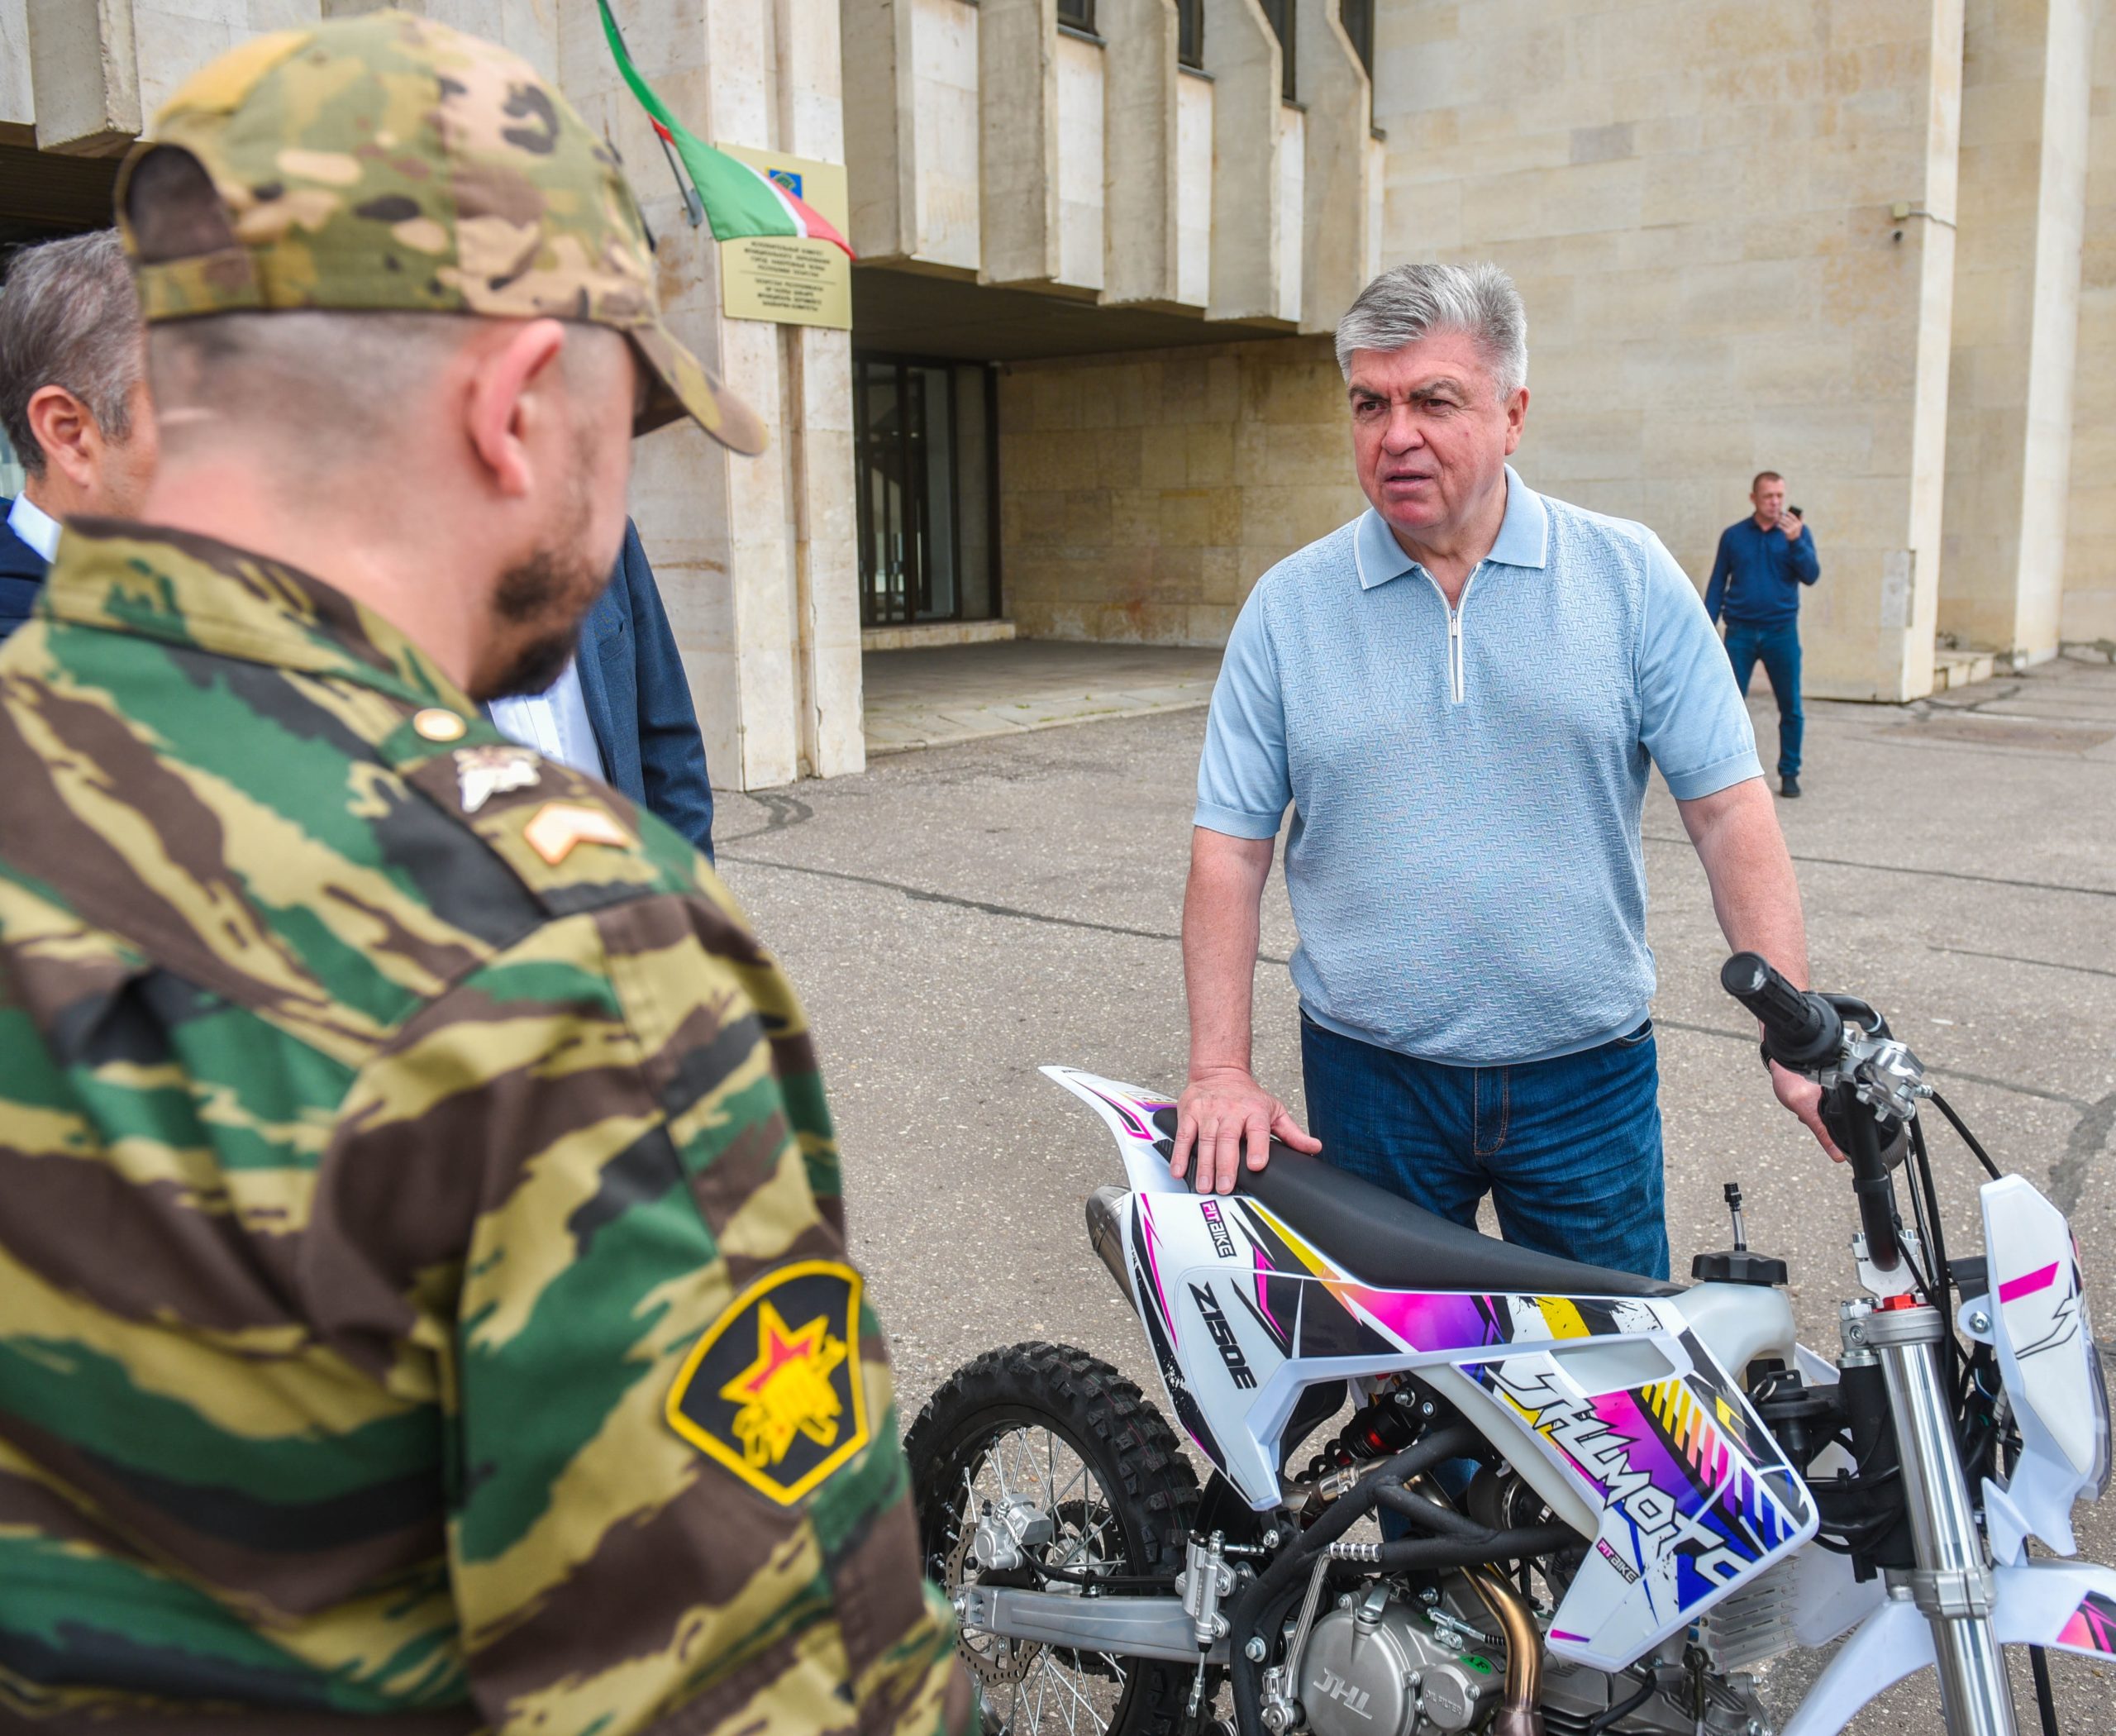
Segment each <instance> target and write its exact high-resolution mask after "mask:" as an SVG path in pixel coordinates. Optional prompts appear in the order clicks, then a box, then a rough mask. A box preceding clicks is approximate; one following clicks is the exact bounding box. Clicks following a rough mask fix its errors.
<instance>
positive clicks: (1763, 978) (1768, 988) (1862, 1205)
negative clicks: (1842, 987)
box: [1719, 952, 1902, 1271]
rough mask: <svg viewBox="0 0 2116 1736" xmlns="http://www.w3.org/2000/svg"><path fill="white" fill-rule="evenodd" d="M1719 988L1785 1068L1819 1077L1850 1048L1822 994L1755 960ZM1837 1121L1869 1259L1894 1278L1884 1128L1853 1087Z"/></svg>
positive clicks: (1723, 976)
mask: <svg viewBox="0 0 2116 1736" xmlns="http://www.w3.org/2000/svg"><path fill="white" fill-rule="evenodd" d="M1719 986H1720V987H1721V988H1723V989H1724V990H1726V991H1727V992H1728V994H1731V995H1732V996H1733V997H1734V999H1736V1000H1737V1001H1739V1002H1740V1003H1741V1004H1742V1005H1743V1006H1745V1007H1747V1009H1749V1011H1750V1012H1751V1013H1755V1014H1756V1018H1758V1019H1760V1020H1761V1022H1762V1024H1763V1032H1764V1037H1763V1047H1764V1052H1765V1053H1766V1055H1768V1056H1770V1058H1771V1059H1772V1060H1774V1061H1776V1062H1777V1063H1778V1064H1779V1065H1780V1066H1784V1067H1790V1068H1791V1069H1792V1070H1793V1071H1795V1072H1803V1073H1812V1072H1813V1071H1817V1070H1818V1068H1819V1067H1820V1066H1821V1064H1822V1063H1823V1062H1824V1061H1828V1060H1829V1059H1830V1058H1831V1057H1832V1056H1834V1055H1836V1054H1837V1052H1838V1050H1839V1048H1840V1047H1841V1046H1842V1043H1843V1041H1844V1020H1843V1018H1842V1016H1841V1015H1840V1014H1839V1013H1838V1012H1837V1009H1836V1008H1835V1007H1833V1006H1832V1005H1831V1004H1829V1002H1828V1000H1826V999H1823V997H1822V996H1821V995H1819V994H1809V993H1807V992H1806V991H1804V990H1799V989H1796V988H1794V986H1793V985H1792V984H1791V983H1790V982H1788V981H1787V980H1785V977H1783V976H1782V975H1780V974H1779V973H1778V972H1777V971H1775V970H1773V969H1772V968H1771V965H1770V960H1768V959H1766V958H1764V957H1762V956H1761V955H1759V954H1757V953H1754V952H1737V953H1736V954H1735V955H1734V956H1732V958H1730V959H1728V961H1727V962H1726V963H1725V965H1723V966H1722V967H1721V968H1720V971H1719ZM1835 1090H1836V1094H1837V1101H1836V1104H1835V1105H1834V1107H1835V1108H1836V1109H1837V1115H1836V1117H1835V1118H1833V1120H1832V1123H1831V1126H1832V1130H1835V1129H1837V1128H1842V1130H1843V1131H1842V1133H1838V1135H1837V1137H1839V1138H1840V1139H1847V1140H1848V1143H1847V1144H1845V1145H1844V1147H1843V1150H1844V1154H1845V1156H1846V1157H1847V1158H1849V1159H1850V1160H1851V1186H1852V1190H1853V1191H1854V1192H1855V1193H1856V1195H1858V1199H1859V1227H1860V1228H1861V1229H1862V1230H1863V1231H1864V1232H1865V1233H1866V1254H1867V1257H1868V1258H1869V1259H1870V1260H1871V1261H1872V1262H1873V1264H1874V1266H1875V1268H1876V1269H1877V1270H1879V1271H1894V1269H1895V1266H1896V1265H1897V1263H1898V1261H1899V1260H1900V1259H1901V1258H1902V1253H1901V1249H1900V1247H1899V1241H1898V1238H1897V1235H1896V1210H1895V1187H1894V1183H1893V1182H1892V1181H1890V1179H1889V1173H1888V1161H1887V1158H1886V1157H1885V1155H1884V1154H1883V1152H1882V1151H1881V1145H1880V1125H1879V1123H1877V1122H1876V1121H1875V1118H1874V1117H1873V1115H1872V1114H1871V1112H1870V1111H1868V1110H1867V1109H1865V1107H1864V1106H1863V1105H1862V1104H1861V1103H1860V1101H1859V1096H1858V1090H1857V1087H1856V1085H1853V1084H1851V1082H1849V1081H1843V1082H1840V1083H1839V1084H1838V1085H1837V1086H1836V1087H1835Z"/></svg>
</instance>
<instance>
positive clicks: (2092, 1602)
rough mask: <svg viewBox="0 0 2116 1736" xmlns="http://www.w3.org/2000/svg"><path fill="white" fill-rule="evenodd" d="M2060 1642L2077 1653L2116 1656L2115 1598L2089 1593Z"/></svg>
mask: <svg viewBox="0 0 2116 1736" xmlns="http://www.w3.org/2000/svg"><path fill="white" fill-rule="evenodd" d="M2057 1643H2058V1644H2059V1645H2061V1646H2064V1647H2067V1648H2070V1649H2071V1650H2072V1651H2075V1652H2099V1653H2104V1654H2105V1655H2106V1656H2108V1657H2116V1598H2112V1597H2109V1596H2107V1595H2104V1593H2102V1592H2099V1591H2090V1592H2088V1593H2087V1595H2085V1597H2084V1598H2083V1599H2081V1600H2080V1606H2079V1608H2078V1609H2076V1610H2073V1611H2072V1618H2071V1620H2070V1621H2068V1622H2066V1624H2065V1629H2064V1631H2063V1632H2062V1633H2060V1634H2059V1635H2058V1636H2057Z"/></svg>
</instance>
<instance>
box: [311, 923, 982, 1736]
mask: <svg viewBox="0 0 2116 1736" xmlns="http://www.w3.org/2000/svg"><path fill="white" fill-rule="evenodd" d="M349 1119H350V1122H351V1123H353V1124H354V1125H355V1126H357V1127H358V1128H359V1129H360V1132H359V1134H358V1136H357V1137H358V1141H359V1142H363V1143H365V1142H375V1143H376V1148H377V1149H378V1150H382V1151H388V1150H393V1151H394V1152H396V1153H397V1154H398V1173H399V1174H402V1173H403V1170H402V1167H401V1166H402V1163H403V1160H404V1154H405V1153H406V1152H407V1151H408V1152H410V1153H411V1154H412V1157H419V1153H420V1152H421V1150H422V1148H430V1162H429V1161H427V1160H426V1159H423V1158H422V1159H421V1160H420V1161H417V1162H415V1163H414V1165H413V1168H414V1169H415V1170H416V1171H418V1172H419V1173H422V1174H425V1175H427V1176H437V1175H446V1174H447V1173H449V1172H450V1171H451V1170H453V1171H455V1173H459V1174H460V1173H465V1172H469V1173H472V1174H474V1175H475V1176H476V1177H477V1182H476V1186H475V1189H474V1196H472V1197H469V1198H468V1199H467V1200H466V1202H465V1204H463V1205H462V1206H461V1207H460V1209H454V1210H451V1209H438V1210H437V1209H436V1203H435V1200H434V1199H433V1196H432V1195H431V1192H428V1193H427V1196H426V1198H425V1199H423V1200H422V1202H421V1204H420V1209H419V1212H418V1219H417V1223H418V1224H420V1225H423V1226H425V1228H416V1227H415V1228H413V1229H412V1230H410V1231H407V1232H405V1233H406V1234H409V1235H412V1236H423V1237H424V1238H427V1240H426V1247H427V1252H428V1255H429V1258H427V1260H426V1261H413V1262H409V1264H411V1265H412V1267H413V1269H414V1271H415V1274H416V1278H415V1284H416V1286H422V1287H423V1288H424V1290H425V1291H426V1294H427V1296H428V1297H431V1295H432V1293H433V1292H432V1286H434V1285H436V1284H437V1283H440V1282H441V1279H438V1278H436V1276H435V1274H436V1272H439V1273H446V1272H449V1271H459V1272H460V1279H459V1280H457V1281H456V1283H457V1285H458V1291H457V1295H456V1299H455V1304H454V1306H453V1309H449V1308H447V1307H446V1306H440V1305H433V1304H429V1305H431V1306H432V1314H431V1318H432V1319H433V1320H434V1331H435V1333H436V1336H437V1337H438V1338H440V1339H441V1341H442V1342H441V1343H440V1344H439V1345H437V1346H436V1348H438V1349H439V1350H440V1351H441V1362H442V1364H443V1366H446V1367H448V1368H450V1370H451V1371H452V1385H453V1391H452V1392H450V1393H448V1394H446V1395H445V1400H444V1404H445V1410H446V1418H447V1421H446V1429H447V1433H448V1437H449V1438H447V1439H446V1442H445V1443H444V1447H445V1450H446V1454H447V1457H448V1459H449V1461H450V1462H451V1463H452V1464H453V1465H454V1466H455V1467H456V1471H455V1476H456V1486H455V1490H454V1491H453V1493H452V1495H451V1498H450V1522H449V1525H448V1533H447V1534H448V1543H449V1552H450V1574H449V1584H450V1586H451V1587H452V1589H453V1593H454V1595H455V1601H456V1605H457V1610H458V1614H459V1618H460V1624H461V1629H462V1641H463V1643H462V1651H463V1657H464V1660H465V1668H466V1670H467V1672H468V1676H469V1687H470V1691H471V1693H472V1695H473V1697H474V1700H475V1701H476V1703H477V1707H478V1710H479V1714H480V1715H481V1716H482V1717H483V1718H484V1719H485V1720H486V1721H487V1724H488V1727H489V1729H491V1731H492V1732H493V1736H530V1733H531V1732H534V1733H537V1736H547V1733H559V1732H585V1731H589V1730H593V1731H597V1732H599V1733H602V1736H633V1733H641V1732H654V1731H663V1730H667V1731H670V1732H673V1731H674V1730H677V1729H681V1730H684V1731H686V1732H689V1731H715V1730H728V1729H760V1730H765V1729H769V1730H778V1729H802V1730H804V1731H808V1730H813V1731H818V1732H842V1733H846V1736H852V1733H854V1732H855V1731H856V1732H857V1733H859V1736H953V1733H957V1732H961V1731H964V1730H965V1729H966V1727H967V1724H968V1722H969V1719H970V1709H971V1700H970V1691H969V1687H968V1684H967V1681H966V1680H965V1678H964V1677H963V1676H962V1675H961V1673H960V1669H959V1667H958V1666H957V1664H956V1662H955V1658H954V1653H953V1646H952V1633H951V1624H950V1620H949V1618H948V1616H947V1613H946V1608H945V1606H944V1605H942V1604H941V1601H940V1600H939V1598H938V1595H937V1594H936V1593H935V1592H934V1591H932V1589H931V1588H930V1587H929V1586H926V1585H925V1584H924V1583H923V1581H922V1570H921V1553H920V1550H919V1546H918V1541H917V1528H916V1524H915V1521H914V1519H913V1514H912V1508H911V1503H910V1499H909V1492H908V1474H907V1471H906V1467H905V1463H904V1460H903V1452H902V1449H901V1448H900V1447H899V1446H898V1434H897V1424H896V1419H895V1416H894V1394H893V1385H892V1376H891V1373H890V1368H889V1359H888V1352H887V1347H886V1346H885V1344H884V1340H883V1338H882V1334H881V1331H880V1328H879V1325H878V1324H877V1323H876V1321H875V1318H874V1315H873V1314H872V1312H871V1310H870V1309H868V1307H867V1306H866V1304H865V1300H863V1298H862V1294H861V1287H860V1282H859V1279H858V1275H857V1274H856V1272H855V1271H853V1269H852V1268H851V1266H848V1265H847V1264H846V1258H845V1247H844V1242H843V1238H842V1234H841V1215H840V1213H839V1211H838V1210H837V1201H836V1193H837V1181H836V1176H837V1166H836V1147H835V1142H834V1141H833V1139H832V1133H831V1127H830V1122H829V1118H828V1114H827V1111H826V1110H825V1109H824V1106H823V1099H822V1085H821V1082H820V1080H819V1079H818V1077H817V1073H816V1069H815V1065H814V1061H813V1054H812V1052H811V1050H810V1047H809V1043H808V1034H807V1030H806V1028H805V1025H804V1024H803V1021H802V1018H801V1013H800V1009H799V1008H798V1005H797V1004H795V1002H794V1000H793V995H792V994H791V992H790V990H789V989H788V988H787V987H786V985H785V984H784V980H783V979H782V978H781V977H780V976H779V972H778V971H777V970H776V968H775V966H774V965H773V964H772V961H770V958H769V957H768V956H766V955H765V954H764V953H763V952H762V951H760V949H759V948H758V947H757V946H756V944H755V942H754V940H752V939H751V937H750V936H749V935H748V934H747V932H746V931H745V930H744V929H743V928H741V926H740V924H739V923H736V921H735V920H734V919H733V918H732V917H731V916H729V915H728V914H727V913H725V912H724V911H723V910H722V909H720V908H719V907H718V906H717V904H713V903H712V902H710V901H708V899H703V898H697V897H687V896H679V895H674V894H659V895H650V896H646V897H642V898H639V899H632V900H630V901H627V902H624V903H621V904H614V905H609V906H606V907H605V908H603V909H599V910H598V911H595V912H593V913H584V914H581V915H577V916H573V917H570V918H565V919H564V920H562V921H560V922H557V923H552V924H550V925H549V926H547V927H546V928H542V929H541V930H539V931H537V932H536V933H535V934H534V935H532V936H531V937H530V938H529V939H528V940H527V941H525V942H522V943H521V944H520V945H518V946H517V947H515V948H514V949H513V950H512V951H511V952H508V953H503V954H501V955H500V956H498V958H497V959H496V960H495V961H493V962H492V963H490V964H489V965H488V966H484V967H483V968H482V969H480V970H479V971H477V972H476V973H475V974H474V975H472V976H471V977H469V978H467V979H466V980H465V981H464V982H463V983H462V984H460V985H459V986H458V987H457V988H456V989H455V990H453V991H452V992H451V993H450V994H448V995H446V996H445V997H443V998H442V999H441V1000H439V1001H437V1002H436V1003H435V1004H433V1005H432V1006H431V1007H429V1008H428V1009H427V1010H426V1012H425V1013H422V1015H421V1016H420V1018H418V1019H417V1020H416V1021H414V1022H413V1023H412V1025H410V1026H407V1028H406V1031H405V1033H404V1034H403V1037H401V1038H400V1039H399V1040H398V1042H397V1043H396V1044H395V1045H394V1046H393V1050H392V1052H391V1053H390V1054H389V1056H388V1057H387V1058H386V1060H385V1061H382V1062H379V1063H378V1064H377V1065H376V1066H375V1067H374V1068H373V1069H371V1070H370V1071H369V1075H367V1076H366V1077H365V1078H364V1080H363V1081H362V1082H361V1084H360V1086H358V1087H356V1090H355V1101H354V1102H353V1103H352V1104H350V1105H349ZM359 1155H360V1154H359V1153H358V1152H350V1153H341V1154H340V1156H341V1165H340V1170H339V1173H341V1175H346V1176H357V1175H358V1174H359V1173H360V1170H359V1166H358V1163H357V1161H356V1160H357V1159H358V1157H359ZM346 1157H351V1158H352V1159H354V1160H355V1161H354V1162H351V1163H346V1162H345V1161H342V1160H343V1159H345V1158H346ZM472 1160H474V1161H472ZM465 1192H466V1194H468V1193H469V1190H465ZM379 1209H386V1208H379ZM399 1210H400V1211H403V1210H406V1209H405V1208H399ZM444 1237H446V1238H448V1239H446V1240H445V1239H443V1238H444ZM415 1293H416V1292H415ZM450 1314H452V1322H451V1320H450Z"/></svg>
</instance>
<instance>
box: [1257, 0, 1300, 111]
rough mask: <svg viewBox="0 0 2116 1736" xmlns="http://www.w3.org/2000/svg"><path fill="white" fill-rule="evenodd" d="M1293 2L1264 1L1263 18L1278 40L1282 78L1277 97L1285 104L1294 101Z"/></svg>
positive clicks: (1292, 0)
mask: <svg viewBox="0 0 2116 1736" xmlns="http://www.w3.org/2000/svg"><path fill="white" fill-rule="evenodd" d="M1264 16H1265V18H1267V19H1269V20H1270V26H1271V29H1272V31H1274V32H1275V34H1276V35H1277V36H1278V39H1279V64H1280V68H1281V69H1283V74H1284V75H1283V76H1282V77H1281V78H1280V81H1279V95H1280V97H1281V98H1284V100H1285V101H1286V102H1289V103H1290V102H1292V101H1293V100H1294V76H1293V73H1294V67H1293V36H1294V0H1264Z"/></svg>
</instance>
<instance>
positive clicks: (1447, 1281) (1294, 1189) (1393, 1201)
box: [1154, 1109, 1682, 1296]
mask: <svg viewBox="0 0 2116 1736" xmlns="http://www.w3.org/2000/svg"><path fill="white" fill-rule="evenodd" d="M1162 1116H1165V1117H1166V1118H1167V1124H1166V1125H1162V1119H1161V1118H1162ZM1154 1120H1155V1123H1156V1126H1157V1127H1159V1128H1160V1131H1162V1132H1163V1133H1166V1134H1168V1135H1169V1136H1170V1137H1174V1133H1175V1127H1174V1123H1175V1111H1174V1110H1173V1109H1164V1110H1162V1111H1161V1112H1160V1114H1159V1115H1156V1117H1155V1118H1154ZM1234 1190H1235V1192H1237V1194H1246V1195H1248V1196H1249V1197H1250V1198H1251V1199H1254V1200H1255V1201H1256V1203H1257V1204H1259V1205H1261V1206H1262V1207H1263V1208H1264V1209H1265V1210H1266V1211H1268V1212H1270V1214H1271V1215H1272V1216H1273V1217H1275V1218H1276V1219H1279V1221H1280V1223H1284V1225H1285V1226H1286V1228H1288V1229H1289V1230H1292V1231H1293V1232H1294V1233H1295V1234H1297V1235H1299V1237H1301V1238H1303V1240H1305V1241H1307V1242H1311V1243H1313V1245H1314V1247H1317V1248H1318V1250H1320V1251H1321V1252H1323V1253H1326V1254H1327V1255H1328V1256H1329V1257H1330V1258H1331V1259H1332V1260H1333V1261H1337V1262H1338V1263H1339V1264H1341V1265H1342V1266H1344V1267H1345V1269H1346V1271H1350V1272H1351V1274H1352V1275H1353V1276H1356V1277H1358V1278H1361V1279H1363V1280H1365V1281H1366V1282H1367V1283H1369V1284H1372V1285H1377V1286H1379V1287H1380V1288H1382V1289H1384V1290H1481V1291H1485V1292H1487V1293H1489V1292H1492V1291H1505V1292H1509V1293H1512V1294H1514V1295H1534V1296H1675V1295H1681V1294H1682V1286H1681V1285H1676V1284H1669V1283H1665V1282H1662V1281H1660V1280H1657V1279H1653V1278H1642V1277H1640V1276H1637V1274H1636V1273H1634V1272H1620V1271H1612V1270H1610V1269H1609V1268H1608V1267H1607V1266H1589V1265H1586V1264H1585V1263H1584V1262H1583V1261H1578V1260H1565V1259H1561V1258H1559V1257H1557V1256H1556V1255H1555V1254H1542V1253H1537V1252H1536V1251H1535V1250H1534V1249H1533V1248H1527V1247H1516V1246H1514V1244H1513V1243H1512V1242H1501V1241H1499V1239H1497V1238H1495V1237H1492V1236H1487V1235H1484V1234H1482V1233H1480V1232H1478V1231H1476V1230H1474V1229H1466V1228H1464V1227H1463V1226H1462V1225H1461V1224H1459V1223H1452V1222H1451V1221H1450V1220H1449V1219H1446V1218H1442V1217H1441V1216H1439V1215H1438V1214H1436V1213H1433V1212H1429V1211H1427V1210H1426V1209H1425V1208H1424V1207H1423V1206H1418V1205H1413V1204H1411V1202H1410V1201H1409V1200H1408V1199H1399V1198H1398V1197H1397V1196H1396V1195H1394V1194H1392V1193H1389V1191H1388V1190H1386V1189H1384V1188H1379V1187H1376V1186H1375V1185H1374V1184H1373V1183H1372V1182H1370V1181H1366V1180H1361V1178H1360V1177H1359V1176H1354V1175H1351V1174H1348V1173H1347V1172H1346V1171H1343V1170H1340V1169H1334V1168H1332V1166H1330V1165H1328V1164H1327V1163H1324V1162H1323V1161H1322V1160H1321V1159H1319V1158H1316V1157H1308V1156H1307V1155H1305V1154H1304V1153H1303V1152H1296V1151H1294V1149H1293V1148H1292V1147H1290V1146H1286V1145H1282V1144H1280V1142H1278V1141H1277V1140H1273V1141H1272V1142H1271V1155H1270V1161H1268V1162H1267V1163H1265V1166H1264V1167H1263V1168H1262V1169H1261V1170H1251V1169H1248V1168H1246V1167H1245V1168H1244V1169H1243V1170H1242V1171H1241V1179H1240V1180H1237V1182H1236V1183H1235V1189H1234Z"/></svg>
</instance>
